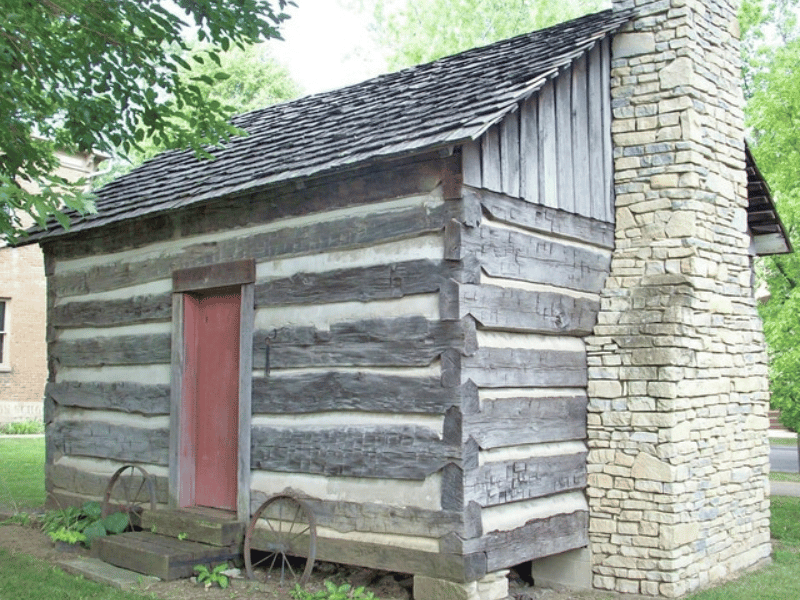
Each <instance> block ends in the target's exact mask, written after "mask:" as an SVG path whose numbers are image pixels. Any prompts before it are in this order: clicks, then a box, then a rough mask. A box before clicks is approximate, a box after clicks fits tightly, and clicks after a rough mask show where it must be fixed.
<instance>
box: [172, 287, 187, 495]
mask: <svg viewBox="0 0 800 600" xmlns="http://www.w3.org/2000/svg"><path fill="white" fill-rule="evenodd" d="M183 309H184V294H173V295H172V332H171V336H170V337H171V340H172V343H171V361H170V397H169V507H170V508H178V507H179V506H180V498H181V497H182V491H183V490H182V489H181V477H180V476H181V472H182V470H183V469H186V467H187V465H186V464H185V460H186V459H185V458H183V457H182V456H181V440H182V439H183V436H184V435H185V433H186V432H185V431H184V427H185V424H184V423H183V421H182V419H181V417H182V415H183V400H184V396H183V372H184V369H185V366H186V344H185V342H184V339H183V325H184V323H183V321H184V310H183ZM184 495H185V494H184Z"/></svg>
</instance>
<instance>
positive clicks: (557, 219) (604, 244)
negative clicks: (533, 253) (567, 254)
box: [464, 189, 614, 250]
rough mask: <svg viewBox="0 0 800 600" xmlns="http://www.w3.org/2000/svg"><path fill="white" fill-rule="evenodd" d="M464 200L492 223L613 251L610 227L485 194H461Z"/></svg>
mask: <svg viewBox="0 0 800 600" xmlns="http://www.w3.org/2000/svg"><path fill="white" fill-rule="evenodd" d="M464 200H465V201H467V202H473V203H478V204H480V206H481V207H482V209H483V210H484V211H486V213H488V215H489V216H490V217H491V218H492V219H494V220H496V221H500V222H501V223H508V224H511V225H515V226H518V227H525V228H527V229H531V230H532V231H536V232H539V233H552V234H555V235H556V236H558V237H563V238H567V239H572V240H576V241H580V242H584V243H588V244H592V245H595V246H598V247H601V248H606V249H608V250H613V249H614V224H613V223H606V222H603V221H597V220H595V219H590V218H587V217H584V216H581V215H576V214H572V213H568V212H564V211H562V210H559V209H557V208H549V207H546V206H540V205H535V204H530V203H529V202H526V201H524V200H520V199H518V198H509V197H508V196H504V195H502V194H497V193H495V192H490V191H488V190H480V191H478V190H472V189H469V190H465V191H464Z"/></svg>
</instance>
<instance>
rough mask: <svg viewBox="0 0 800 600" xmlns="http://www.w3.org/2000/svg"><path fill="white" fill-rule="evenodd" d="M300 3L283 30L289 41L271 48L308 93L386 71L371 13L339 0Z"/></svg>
mask: <svg viewBox="0 0 800 600" xmlns="http://www.w3.org/2000/svg"><path fill="white" fill-rule="evenodd" d="M295 1H296V3H297V6H296V7H289V8H288V9H287V12H288V13H289V14H290V15H291V18H290V19H289V20H288V21H286V22H285V23H284V24H283V25H282V27H281V31H282V32H283V37H284V40H285V41H284V42H274V43H272V42H271V43H270V49H271V52H272V54H273V55H274V56H275V57H276V58H277V59H278V60H279V61H280V62H282V63H283V64H285V65H286V66H287V67H288V68H289V70H290V71H291V74H292V76H293V78H294V79H295V81H297V82H298V83H299V84H300V85H301V87H302V88H303V90H304V91H305V92H306V93H309V94H311V93H316V92H322V91H327V90H331V89H335V88H339V87H342V86H345V85H349V84H351V83H357V82H359V81H363V80H364V79H368V78H369V77H373V76H375V75H378V74H380V73H382V72H384V71H385V70H386V66H385V61H384V60H383V58H382V56H381V54H380V51H379V49H378V48H377V45H376V44H375V43H374V42H373V40H372V39H371V37H370V35H369V31H368V21H369V19H368V18H367V15H365V14H362V13H359V12H358V11H355V10H350V9H348V8H345V7H344V6H343V3H341V2H339V0H295ZM368 2H369V0H367V3H368ZM351 4H352V3H351Z"/></svg>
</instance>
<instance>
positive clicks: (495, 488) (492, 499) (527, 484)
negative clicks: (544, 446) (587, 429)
mask: <svg viewBox="0 0 800 600" xmlns="http://www.w3.org/2000/svg"><path fill="white" fill-rule="evenodd" d="M465 479H466V482H465V484H464V501H465V502H477V503H478V504H480V505H481V506H483V507H488V506H497V505H499V504H508V503H511V502H517V501H519V500H529V499H531V498H539V497H541V496H548V495H550V494H557V493H560V492H566V491H572V490H579V489H583V488H585V487H586V453H585V452H582V453H580V454H569V455H566V456H541V457H534V458H529V459H519V460H509V461H500V462H490V463H484V464H483V465H481V466H480V467H478V469H476V470H474V471H468V472H467V473H466V477H465Z"/></svg>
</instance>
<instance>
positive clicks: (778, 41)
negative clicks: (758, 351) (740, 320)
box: [740, 0, 800, 431]
mask: <svg viewBox="0 0 800 600" xmlns="http://www.w3.org/2000/svg"><path fill="white" fill-rule="evenodd" d="M797 8H798V0H769V1H764V0H746V1H745V2H744V3H743V5H742V11H741V14H740V23H741V26H742V33H743V45H742V48H743V59H744V60H743V63H744V65H745V75H746V80H745V81H746V88H745V91H746V93H747V96H748V98H747V105H746V117H747V125H748V129H749V137H750V140H751V148H752V150H753V154H754V157H755V159H756V162H757V163H758V165H759V169H760V170H761V172H762V174H763V175H764V177H765V178H766V180H767V181H768V182H769V184H770V187H771V189H772V192H773V196H774V200H775V204H776V206H777V208H778V212H779V213H780V215H781V218H782V220H783V223H784V226H785V227H786V230H787V233H788V235H789V238H790V240H791V243H792V245H793V246H794V248H796V249H800V70H798V69H797V65H798V64H800V28H798V24H797V18H796V14H797V12H796V11H797ZM759 276H760V279H761V280H762V281H763V282H764V283H765V284H766V285H767V287H768V289H769V294H770V297H769V300H767V302H765V303H764V304H762V305H761V306H760V312H761V316H762V319H763V321H764V333H765V336H766V339H767V344H768V349H769V356H770V388H771V392H772V406H773V407H774V408H778V409H780V410H781V420H782V422H783V423H784V424H785V425H786V426H787V427H789V428H790V429H793V430H794V431H798V429H800V257H798V255H797V254H796V253H793V254H787V255H778V256H770V257H766V258H764V259H762V260H761V261H760V262H759Z"/></svg>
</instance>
